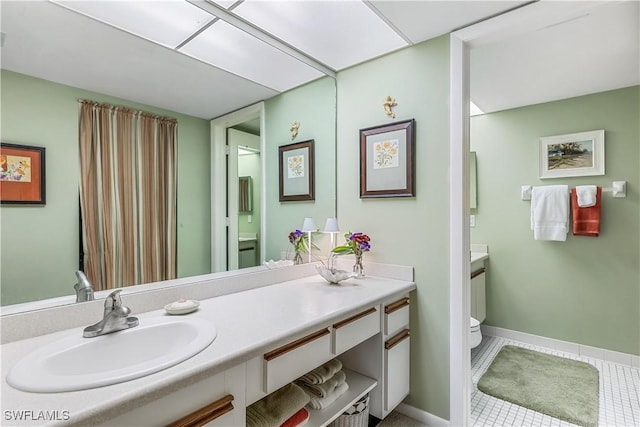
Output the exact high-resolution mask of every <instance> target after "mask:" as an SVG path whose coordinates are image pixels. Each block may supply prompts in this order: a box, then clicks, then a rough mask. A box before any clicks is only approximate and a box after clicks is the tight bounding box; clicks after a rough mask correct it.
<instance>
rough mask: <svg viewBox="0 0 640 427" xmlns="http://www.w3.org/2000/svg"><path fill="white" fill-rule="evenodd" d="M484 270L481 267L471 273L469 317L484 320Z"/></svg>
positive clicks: (485, 312) (485, 314)
mask: <svg viewBox="0 0 640 427" xmlns="http://www.w3.org/2000/svg"><path fill="white" fill-rule="evenodd" d="M486 298H487V297H486V284H485V270H484V268H481V269H479V270H477V271H474V272H473V273H471V317H473V318H474V319H477V320H478V322H480V323H482V322H484V319H485V318H486V317H487V302H486V301H487V300H486Z"/></svg>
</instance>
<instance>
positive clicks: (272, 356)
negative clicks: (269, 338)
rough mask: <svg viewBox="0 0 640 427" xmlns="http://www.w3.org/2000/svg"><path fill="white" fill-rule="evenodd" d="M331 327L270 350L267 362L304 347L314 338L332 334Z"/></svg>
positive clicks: (266, 355)
mask: <svg viewBox="0 0 640 427" xmlns="http://www.w3.org/2000/svg"><path fill="white" fill-rule="evenodd" d="M330 333H331V332H329V329H323V330H321V331H318V332H314V333H313V334H311V335H307V336H306V337H302V338H300V339H298V340H295V341H293V342H290V343H289V344H285V345H283V346H282V347H278V348H276V349H275V350H272V351H270V352H269V353H265V355H264V360H266V361H267V362H268V361H270V360H273V359H275V358H276V357H279V356H282V355H283V354H285V353H288V352H290V351H292V350H295V349H296V348H298V347H302V346H303V345H305V344H308V343H310V342H311V341H313V340H316V339H318V338H320V337H323V336H325V335H328V334H330Z"/></svg>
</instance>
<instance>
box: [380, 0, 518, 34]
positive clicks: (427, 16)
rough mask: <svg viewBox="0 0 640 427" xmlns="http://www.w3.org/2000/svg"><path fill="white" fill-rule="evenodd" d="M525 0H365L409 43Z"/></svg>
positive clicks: (511, 6)
mask: <svg viewBox="0 0 640 427" xmlns="http://www.w3.org/2000/svg"><path fill="white" fill-rule="evenodd" d="M525 3H528V1H506V0H503V1H477V0H476V1H451V0H450V1H376V0H373V1H369V4H371V6H372V7H373V8H375V9H377V10H378V11H379V12H380V14H381V15H383V16H384V17H386V19H387V20H388V21H389V22H390V23H391V24H392V25H394V26H395V27H396V28H397V29H398V30H399V31H401V32H402V34H404V35H405V36H406V37H407V38H408V39H409V40H411V42H413V43H419V42H421V41H424V40H428V39H431V38H434V37H437V36H440V35H442V34H447V33H449V32H451V31H453V30H455V29H458V28H461V27H463V26H466V25H469V24H472V23H474V22H477V21H479V20H482V19H485V18H488V17H490V16H493V15H496V14H499V13H502V12H504V11H507V10H510V9H512V8H514V7H517V6H520V5H522V4H525Z"/></svg>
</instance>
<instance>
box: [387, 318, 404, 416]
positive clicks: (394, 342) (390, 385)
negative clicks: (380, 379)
mask: <svg viewBox="0 0 640 427" xmlns="http://www.w3.org/2000/svg"><path fill="white" fill-rule="evenodd" d="M409 344H410V338H409V330H408V329H405V330H403V331H401V332H399V333H398V334H396V335H394V336H393V337H392V338H389V339H388V340H387V341H386V342H385V343H384V347H385V350H384V384H385V395H384V409H385V410H386V411H392V410H393V409H394V408H395V407H396V406H398V404H399V403H400V402H402V400H403V399H404V398H405V397H407V396H408V395H409V361H410V345H409Z"/></svg>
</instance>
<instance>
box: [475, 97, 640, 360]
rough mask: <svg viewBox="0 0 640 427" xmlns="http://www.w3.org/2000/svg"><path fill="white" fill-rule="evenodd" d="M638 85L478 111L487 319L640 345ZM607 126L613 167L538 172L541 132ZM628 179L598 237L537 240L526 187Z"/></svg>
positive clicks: (478, 238) (614, 344) (557, 334)
mask: <svg viewBox="0 0 640 427" xmlns="http://www.w3.org/2000/svg"><path fill="white" fill-rule="evenodd" d="M639 103H640V90H639V87H638V86H636V87H631V88H626V89H620V90H614V91H609V92H604V93H599V94H594V95H588V96H582V97H578V98H571V99H566V100H562V101H557V102H550V103H545V104H540V105H534V106H530V107H525V108H518V109H513V110H508V111H502V112H498V113H494V114H487V115H484V116H476V117H474V118H472V120H471V149H472V150H474V151H476V152H477V155H478V169H477V173H478V209H477V211H475V212H472V213H475V214H476V224H477V225H476V228H472V229H471V241H472V242H474V243H487V244H488V245H489V251H490V258H489V263H488V273H487V320H486V324H488V325H492V326H498V327H501V328H507V329H512V330H515V331H521V332H526V333H531V334H535V335H542V336H545V337H551V338H556V339H560V340H566V341H571V342H576V343H580V344H584V345H589V346H594V347H601V348H605V349H609V350H614V351H620V352H625V353H631V354H636V355H637V354H640V313H639V310H640V283H639V278H640V270H639V260H640V225H639V218H640V205H639V191H638V189H639V188H640V161H639V160H640V146H639V145H640V144H639V141H640V130H639V125H638V117H640V111H639ZM596 129H604V130H605V155H606V158H605V162H606V164H605V168H606V170H605V171H606V175H604V176H593V177H581V178H557V179H546V180H540V179H538V138H539V137H541V136H551V135H562V134H567V133H574V132H582V131H590V130H596ZM614 180H615V181H619V180H624V181H627V182H628V184H627V185H628V186H627V198H626V199H613V198H612V197H611V194H608V195H607V194H604V197H603V201H602V223H601V232H600V236H599V237H597V238H591V237H577V236H572V235H571V234H570V235H569V236H568V237H567V241H566V242H539V241H534V240H533V234H532V232H531V230H530V228H529V221H530V219H529V218H530V203H529V202H524V201H521V200H520V186H521V185H525V184H529V185H534V186H536V185H551V184H568V185H569V186H571V187H574V186H576V185H581V184H596V185H599V186H602V187H611V182H612V181H614Z"/></svg>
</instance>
